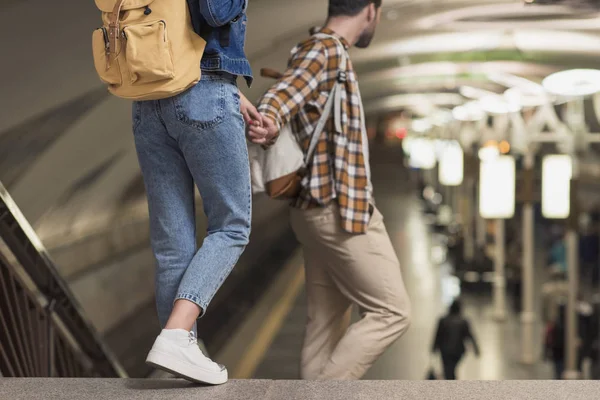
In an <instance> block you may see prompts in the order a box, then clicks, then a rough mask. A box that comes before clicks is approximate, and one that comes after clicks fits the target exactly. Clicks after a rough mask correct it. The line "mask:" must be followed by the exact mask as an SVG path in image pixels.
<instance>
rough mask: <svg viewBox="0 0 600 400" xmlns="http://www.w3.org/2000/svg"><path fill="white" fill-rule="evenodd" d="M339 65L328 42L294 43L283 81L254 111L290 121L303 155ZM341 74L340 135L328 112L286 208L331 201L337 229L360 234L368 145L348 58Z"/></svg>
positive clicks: (367, 187)
mask: <svg viewBox="0 0 600 400" xmlns="http://www.w3.org/2000/svg"><path fill="white" fill-rule="evenodd" d="M321 32H322V33H325V34H327V35H331V36H334V37H336V38H338V39H339V40H340V42H341V43H342V44H343V45H344V48H345V51H347V49H348V47H349V46H348V43H347V42H346V41H345V40H344V39H343V38H341V37H340V36H338V35H336V34H335V33H334V32H333V31H331V30H328V29H323V30H322V31H321ZM346 57H347V58H348V56H347V54H346ZM340 61H341V54H340V47H339V45H337V43H336V41H335V40H334V39H321V38H315V37H311V38H309V39H308V40H306V41H304V42H302V43H300V44H299V45H298V46H296V48H294V50H292V56H291V58H290V60H289V64H288V68H287V70H286V72H285V73H284V76H283V78H282V79H280V81H279V82H278V83H277V84H275V85H274V86H273V87H272V88H271V89H270V90H269V91H268V92H267V93H266V94H265V96H264V97H263V98H262V100H261V102H260V105H259V107H258V109H259V111H260V112H262V113H263V114H265V115H266V116H267V117H270V118H271V119H273V120H274V121H275V122H276V123H277V124H278V126H280V127H281V126H283V125H285V124H288V123H290V124H291V127H292V131H293V132H294V134H295V135H296V138H297V139H298V142H299V143H300V144H301V146H302V147H303V149H304V151H305V152H306V151H307V150H308V146H309V143H310V137H311V135H312V132H313V130H314V127H315V126H316V124H317V122H318V120H319V118H320V116H321V112H322V110H323V108H324V106H325V103H326V102H327V98H328V96H329V93H330V92H331V90H332V89H333V85H334V84H335V82H336V81H337V77H338V68H339V64H340ZM346 72H347V81H346V83H345V89H346V90H343V91H342V107H341V110H342V132H336V130H335V124H334V122H333V115H334V112H333V111H332V112H331V117H330V119H329V121H328V123H327V124H326V126H325V129H324V132H323V133H322V134H321V138H320V140H319V143H318V145H317V149H316V151H315V155H314V158H313V160H312V164H310V165H309V168H308V173H307V175H306V176H305V177H304V179H303V180H302V190H301V192H300V195H299V197H298V198H297V199H296V200H295V201H294V202H293V204H292V205H293V206H295V207H298V208H302V209H308V208H313V207H323V206H326V205H328V204H329V203H331V202H332V201H333V200H334V199H335V200H336V201H337V203H338V205H339V209H340V215H341V221H342V228H343V229H344V230H345V231H347V232H349V233H357V234H361V233H366V231H367V227H368V225H369V220H370V218H371V215H370V202H371V183H370V180H369V171H368V166H367V165H366V164H367V163H368V147H367V148H366V149H365V148H364V147H363V140H362V138H363V135H362V130H363V129H364V118H363V117H362V116H361V113H362V104H361V99H360V92H359V89H358V82H357V79H356V74H355V73H354V70H353V68H352V63H351V62H350V60H349V59H348V62H347V69H346ZM364 146H368V143H365V144H364ZM364 150H366V154H365V151H364ZM366 159H367V161H365V160H366Z"/></svg>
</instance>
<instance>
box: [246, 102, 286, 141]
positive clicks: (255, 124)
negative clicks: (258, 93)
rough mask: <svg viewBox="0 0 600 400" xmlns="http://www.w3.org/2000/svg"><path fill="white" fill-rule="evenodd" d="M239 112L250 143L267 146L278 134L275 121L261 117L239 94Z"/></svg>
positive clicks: (252, 105)
mask: <svg viewBox="0 0 600 400" xmlns="http://www.w3.org/2000/svg"><path fill="white" fill-rule="evenodd" d="M240 99H241V102H240V111H241V113H242V115H243V116H244V121H245V122H246V136H247V137H248V140H250V141H251V142H252V143H255V144H260V145H263V146H269V145H271V144H273V142H274V139H275V138H276V137H277V134H278V133H279V129H278V127H277V124H276V123H275V121H273V120H272V119H271V118H268V117H266V116H264V115H262V114H261V113H260V112H258V110H257V109H256V107H254V104H252V103H251V102H250V100H248V99H247V98H246V96H244V95H243V94H242V93H241V92H240Z"/></svg>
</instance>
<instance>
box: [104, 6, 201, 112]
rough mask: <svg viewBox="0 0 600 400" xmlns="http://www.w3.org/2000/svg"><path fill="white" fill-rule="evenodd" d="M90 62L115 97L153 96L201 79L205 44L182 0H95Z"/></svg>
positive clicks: (170, 93) (177, 90)
mask: <svg viewBox="0 0 600 400" xmlns="http://www.w3.org/2000/svg"><path fill="white" fill-rule="evenodd" d="M95 2H96V6H97V7H98V9H100V11H102V22H103V26H102V27H101V28H98V29H96V30H95V31H94V34H93V36H92V47H93V55H94V65H95V67H96V71H97V72H98V75H99V76H100V79H101V80H102V81H103V82H104V83H106V84H107V85H108V90H109V91H110V92H111V93H112V94H114V95H115V96H117V97H121V98H124V99H130V100H157V99H163V98H167V97H171V96H174V95H176V94H179V93H181V92H183V91H185V90H186V89H188V88H190V87H192V86H194V85H195V84H196V83H198V81H199V80H200V60H201V59H202V54H203V53H204V48H205V46H206V42H205V41H204V39H202V38H201V37H200V36H199V35H197V34H196V32H194V28H193V26H192V20H191V16H190V11H189V8H188V5H187V1H186V0H95Z"/></svg>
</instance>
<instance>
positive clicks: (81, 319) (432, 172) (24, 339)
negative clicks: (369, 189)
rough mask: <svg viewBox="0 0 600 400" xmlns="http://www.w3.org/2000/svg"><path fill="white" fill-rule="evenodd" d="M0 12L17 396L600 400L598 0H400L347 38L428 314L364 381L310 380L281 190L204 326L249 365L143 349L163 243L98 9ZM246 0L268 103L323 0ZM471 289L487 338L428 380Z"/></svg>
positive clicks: (381, 194) (1, 235) (0, 246)
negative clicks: (200, 369)
mask: <svg viewBox="0 0 600 400" xmlns="http://www.w3.org/2000/svg"><path fill="white" fill-rule="evenodd" d="M155 1H161V0H155ZM0 16H1V17H2V21H3V22H2V24H0V43H1V44H2V46H1V47H2V48H3V49H5V50H7V51H6V53H4V54H3V56H2V63H1V64H0V71H1V73H0V88H1V93H2V94H1V96H0V239H1V240H0V398H3V399H9V398H10V399H13V398H15V399H16V398H19V399H21V398H22V399H26V398H40V399H46V398H48V399H50V398H57V399H59V398H68V399H71V398H73V399H80V398H87V397H98V398H107V399H109V398H110V399H112V398H115V399H116V398H141V399H146V398H189V393H196V392H194V391H196V390H197V391H198V392H197V394H195V396H196V397H197V398H211V399H221V398H222V399H228V398H232V399H233V398H245V399H249V400H253V399H255V398H256V399H271V398H272V399H278V398H282V399H283V398H286V399H287V398H289V399H292V398H293V399H296V398H297V399H313V398H314V399H317V398H331V399H334V398H344V399H354V398H356V399H359V398H360V399H371V398H372V399H376V398H461V399H462V398H464V399H467V398H473V399H475V398H484V397H485V398H488V397H489V398H511V399H513V398H531V399H537V398H540V399H542V398H544V399H550V398H577V399H593V398H598V397H597V396H598V395H597V393H598V389H599V388H600V387H599V386H594V383H593V381H595V380H598V379H600V290H599V289H600V184H599V183H598V182H599V181H600V161H599V160H600V158H599V157H598V156H599V155H600V69H596V68H599V65H600V1H598V0H384V1H383V5H382V16H381V22H380V23H379V25H378V27H377V31H376V35H375V39H374V41H373V43H372V44H371V46H370V47H368V48H366V49H351V50H350V57H351V60H352V64H353V67H354V69H355V71H356V74H357V76H358V81H359V83H360V87H361V92H362V99H363V103H364V110H365V114H366V129H367V134H368V138H369V145H370V154H371V156H370V164H371V170H372V180H373V186H374V196H375V200H376V205H377V208H378V209H379V210H380V211H381V214H383V217H384V221H385V225H386V228H387V231H388V233H389V237H390V239H391V241H392V245H393V247H394V250H395V252H396V254H397V256H398V258H399V261H400V265H401V270H402V275H403V278H404V282H405V285H406V289H407V291H408V294H409V296H410V299H411V302H412V323H411V327H410V329H409V330H408V332H407V333H406V334H405V335H403V336H402V337H401V338H400V339H399V340H397V341H396V342H395V343H394V344H393V345H392V346H390V347H389V348H388V349H387V350H386V352H385V353H384V354H383V355H382V356H381V357H380V358H379V359H378V360H377V362H376V363H375V364H374V365H373V366H372V368H370V369H369V371H368V372H367V374H366V375H365V376H364V378H363V380H361V381H359V382H347V383H333V382H323V383H318V382H317V383H312V382H302V381H301V379H300V357H301V349H302V343H303V335H304V328H305V324H306V318H307V316H306V302H307V301H306V291H305V285H304V283H305V276H304V264H303V263H304V261H303V253H302V248H301V246H300V244H299V243H298V241H297V239H296V237H295V235H294V232H293V231H292V228H291V227H290V222H289V204H288V202H286V201H281V200H272V199H270V198H268V196H266V195H264V194H256V195H254V196H253V199H252V201H253V206H252V234H251V236H250V242H249V245H248V246H247V248H246V251H245V252H244V253H243V255H242V257H241V258H240V260H239V262H238V263H237V265H236V266H235V268H234V269H233V271H232V273H231V274H230V275H229V277H228V278H227V280H226V281H225V283H224V284H223V286H222V288H221V290H220V291H219V292H218V293H217V295H216V297H215V298H214V300H213V302H212V303H211V306H210V308H209V310H208V312H207V314H206V315H205V316H204V317H203V318H201V319H200V320H199V321H198V324H197V328H198V337H199V342H200V345H201V347H202V349H203V351H204V352H205V353H206V354H207V355H209V356H210V357H211V358H212V359H214V360H215V361H216V362H218V363H221V364H223V365H226V366H227V368H228V370H229V378H230V379H231V380H232V381H231V382H230V383H228V384H226V385H224V386H222V387H215V388H212V387H203V386H200V387H197V386H194V385H191V384H187V383H184V382H182V381H179V380H174V379H171V378H172V377H171V376H170V375H169V374H166V373H163V372H160V371H158V370H155V369H153V368H151V367H150V366H149V365H147V364H146V363H145V359H146V355H147V354H148V351H149V349H150V348H151V346H152V343H153V342H154V340H155V338H156V336H157V334H159V333H160V329H161V328H160V325H159V322H158V319H157V313H156V301H155V278H154V272H155V265H156V262H155V259H154V256H153V252H152V249H151V247H150V239H149V236H150V226H149V216H148V206H147V200H146V192H145V189H144V182H143V179H142V175H141V172H140V167H139V164H138V159H137V156H136V150H135V146H134V140H133V135H132V133H131V115H132V112H131V102H129V101H125V100H122V99H118V98H116V97H115V96H112V95H111V94H110V93H108V92H107V90H106V86H105V85H104V84H103V83H102V82H100V80H99V79H98V76H97V73H96V71H95V69H94V63H93V60H92V52H91V47H90V44H91V43H90V39H91V32H92V31H93V30H94V29H96V28H97V27H98V26H99V25H100V23H101V21H100V13H99V10H98V8H97V7H96V5H95V3H94V2H93V1H68V0H55V1H42V0H3V1H2V2H0ZM247 16H248V21H247V37H246V42H245V51H246V55H247V57H248V60H249V61H250V64H251V65H252V68H253V71H254V75H255V79H254V83H253V85H252V86H251V87H250V88H248V87H247V86H246V85H245V84H244V83H243V81H242V79H240V80H239V81H238V84H239V87H240V90H241V91H242V92H243V93H244V94H245V96H246V97H247V98H248V99H250V100H251V101H253V102H255V101H258V99H259V98H260V97H261V96H262V95H263V94H264V93H265V91H266V90H267V89H268V88H269V87H270V86H271V85H273V83H274V81H273V79H272V78H269V77H263V76H261V74H260V71H261V69H263V68H270V69H273V70H276V71H283V70H285V68H286V62H287V60H288V57H289V54H290V50H291V49H292V48H293V47H294V46H295V45H296V44H297V43H298V42H300V41H301V40H303V39H305V38H306V37H307V36H308V35H309V30H310V29H311V28H314V27H319V26H321V25H322V24H323V22H324V21H325V18H326V16H327V0H301V1H297V0H250V1H249V4H248V9H247ZM196 208H197V210H198V213H197V214H198V215H197V221H196V223H197V231H198V234H199V237H198V241H199V244H201V243H202V240H203V238H204V235H205V233H206V231H207V222H206V218H205V216H204V215H203V213H202V212H201V210H202V199H201V198H200V196H199V195H198V194H197V196H196ZM456 299H460V300H461V302H462V308H463V314H464V316H465V318H466V319H467V320H468V321H469V322H470V325H471V330H472V333H473V336H474V337H475V338H476V340H477V344H478V347H479V354H478V355H476V354H475V352H474V351H472V350H473V349H472V348H468V349H467V353H466V356H465V357H464V358H463V360H462V362H461V363H460V364H459V367H458V369H457V379H458V380H460V381H463V382H460V383H456V384H453V385H452V386H442V385H444V384H445V383H440V385H438V386H433V384H432V383H428V382H427V381H428V380H431V379H435V378H432V377H431V376H430V375H431V372H432V371H434V372H435V374H437V375H440V376H439V377H437V376H436V378H438V380H443V379H442V378H443V377H442V376H441V372H442V371H441V360H440V359H439V356H438V355H435V354H432V351H431V350H432V346H433V342H434V340H435V335H436V327H437V325H438V321H439V319H440V318H441V317H443V316H444V315H446V313H447V312H448V309H449V307H450V306H451V304H452V303H453V302H454V301H455V300H456ZM555 308H560V309H561V310H563V311H564V313H565V315H564V319H563V320H561V321H560V324H561V325H562V326H563V328H564V332H563V335H562V340H561V345H560V348H561V354H560V356H558V355H557V354H556V351H555V352H554V354H553V353H552V351H551V350H550V349H549V346H550V345H549V339H548V336H549V329H550V328H549V327H550V326H554V325H553V324H557V321H556V318H558V317H556V316H555V314H556V312H554V313H553V312H552V310H554V309H555ZM352 318H353V319H354V320H356V319H357V318H360V315H359V313H358V312H357V311H356V310H353V316H352ZM559 364H560V365H559ZM39 377H50V378H78V379H65V380H58V379H57V380H54V379H50V380H41V381H37V380H29V379H31V378H39ZM17 378H18V379H17ZM84 378H105V379H84ZM110 378H128V380H125V379H119V380H118V381H117V380H110ZM364 381H366V382H364ZM542 381H543V382H542ZM583 381H585V382H583ZM118 382H125V383H118ZM127 382H130V383H127ZM164 382H167V383H164ZM279 382H291V383H289V385H290V386H285V384H283V383H279ZM484 382H486V383H484ZM495 383H498V385H496V384H495ZM479 384H481V385H484V386H477V385H479ZM300 385H305V386H300ZM306 385H308V386H306ZM361 385H362V386H361ZM448 385H449V384H448ZM485 385H491V386H485ZM478 390H480V391H481V390H483V391H485V393H487V395H483V394H481V392H478ZM42 392H43V393H42ZM109 393H112V394H109ZM342 393H344V395H343V396H342V397H340V396H341V394H342ZM402 393H404V395H403V397H395V396H400V395H401V394H402ZM444 393H445V394H444ZM450 393H452V395H450ZM478 393H479V394H478ZM110 396H113V397H110ZM203 396H207V397H203ZM482 396H483V397H482ZM495 396H496V397H495ZM568 396H572V397H568Z"/></svg>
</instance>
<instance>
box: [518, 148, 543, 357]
mask: <svg viewBox="0 0 600 400" xmlns="http://www.w3.org/2000/svg"><path fill="white" fill-rule="evenodd" d="M524 167H525V171H524V181H523V186H524V188H523V189H524V195H525V198H524V203H523V261H522V263H523V265H522V268H523V273H522V287H521V290H522V309H523V312H522V314H521V361H522V362H523V363H524V364H533V363H534V362H535V350H534V349H536V348H537V347H536V343H537V342H538V341H539V340H536V335H535V321H536V313H535V309H534V302H535V260H534V254H535V236H534V235H535V234H534V229H535V228H534V226H535V220H534V214H533V201H534V199H533V195H534V193H533V192H534V188H533V167H534V156H533V154H531V153H527V154H526V155H525V163H524Z"/></svg>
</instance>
